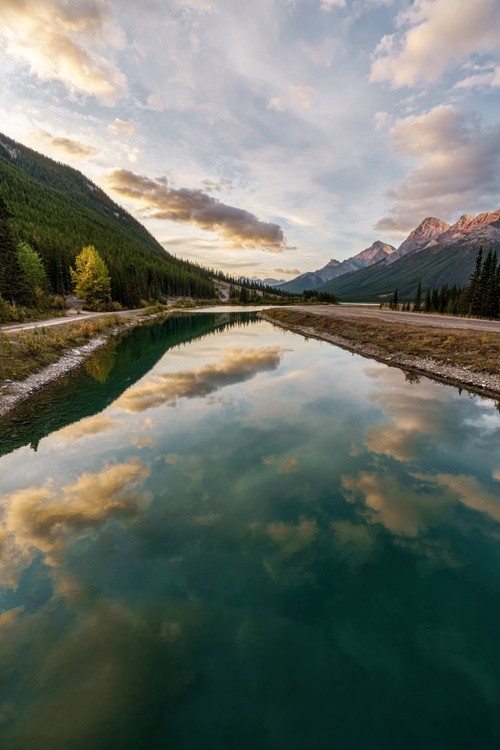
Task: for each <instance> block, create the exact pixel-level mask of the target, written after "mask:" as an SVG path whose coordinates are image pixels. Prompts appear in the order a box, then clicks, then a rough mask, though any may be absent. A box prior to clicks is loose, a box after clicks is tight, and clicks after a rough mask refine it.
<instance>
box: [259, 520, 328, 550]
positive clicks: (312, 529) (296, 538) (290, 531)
mask: <svg viewBox="0 0 500 750" xmlns="http://www.w3.org/2000/svg"><path fill="white" fill-rule="evenodd" d="M266 532H267V535H268V536H269V537H270V538H271V539H272V540H273V542H275V543H276V544H278V545H279V546H280V548H281V549H280V554H281V556H282V557H290V556H291V555H295V554H296V553H297V552H300V551H301V550H303V549H304V548H305V547H308V546H309V545H310V544H311V542H312V541H313V539H314V537H315V536H316V535H317V533H318V525H317V523H316V521H314V520H313V519H309V518H303V517H302V518H301V519H300V521H299V523H298V524H293V523H283V521H275V522H274V523H269V524H268V525H267V526H266Z"/></svg>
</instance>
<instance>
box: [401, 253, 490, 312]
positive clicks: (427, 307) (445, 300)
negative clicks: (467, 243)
mask: <svg viewBox="0 0 500 750" xmlns="http://www.w3.org/2000/svg"><path fill="white" fill-rule="evenodd" d="M389 307H390V308H391V309H401V310H403V311H408V312H410V311H412V312H426V313H433V312H436V313H441V314H445V315H467V316H470V317H473V318H491V319H493V320H498V319H499V318H500V263H499V261H498V259H497V254H496V251H494V250H493V249H490V250H489V251H488V253H487V254H486V256H485V255H484V254H483V249H482V247H481V248H479V251H478V254H477V257H476V265H475V268H474V271H473V273H472V275H471V277H470V280H469V283H468V284H467V286H465V287H458V286H456V285H455V284H454V285H453V286H451V287H449V286H448V284H443V285H442V286H441V287H440V289H428V290H427V291H426V294H425V297H424V298H422V287H421V284H419V285H418V288H417V291H416V294H415V298H414V300H413V301H410V300H406V301H405V302H403V303H402V305H400V303H399V300H398V290H397V289H396V291H395V292H394V295H393V297H392V300H391V302H390V304H389Z"/></svg>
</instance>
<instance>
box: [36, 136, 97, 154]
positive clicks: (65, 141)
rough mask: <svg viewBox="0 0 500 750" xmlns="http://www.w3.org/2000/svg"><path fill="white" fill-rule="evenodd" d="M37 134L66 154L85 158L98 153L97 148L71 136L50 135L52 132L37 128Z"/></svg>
mask: <svg viewBox="0 0 500 750" xmlns="http://www.w3.org/2000/svg"><path fill="white" fill-rule="evenodd" d="M38 134H39V136H40V137H41V138H42V139H43V140H44V141H45V142H46V143H48V144H50V145H51V146H52V147H53V148H55V149H57V150H58V151H61V152H62V153H63V154H67V155H68V156H75V157H77V158H78V159H86V158H87V157H88V156H95V155H96V154H98V153H99V149H97V148H94V147H93V146H89V145H88V144H87V143H82V142H81V141H75V140H73V138H61V137H59V136H56V135H52V133H47V131H46V130H39V131H38Z"/></svg>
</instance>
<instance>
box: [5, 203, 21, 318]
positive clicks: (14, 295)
mask: <svg viewBox="0 0 500 750" xmlns="http://www.w3.org/2000/svg"><path fill="white" fill-rule="evenodd" d="M0 296H1V297H3V299H5V300H7V302H10V303H11V304H21V303H23V302H25V296H26V289H25V284H24V273H23V270H22V268H21V265H20V263H19V259H18V257H17V248H16V245H15V242H14V239H13V236H12V232H11V228H10V214H9V211H8V209H7V206H6V204H5V201H4V199H3V198H2V196H1V195H0Z"/></svg>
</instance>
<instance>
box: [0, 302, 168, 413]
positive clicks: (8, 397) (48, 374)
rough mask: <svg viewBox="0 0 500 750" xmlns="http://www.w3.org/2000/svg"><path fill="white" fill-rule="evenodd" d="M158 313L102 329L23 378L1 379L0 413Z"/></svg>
mask: <svg viewBox="0 0 500 750" xmlns="http://www.w3.org/2000/svg"><path fill="white" fill-rule="evenodd" d="M158 317H160V316H159V315H151V316H148V317H147V318H145V317H140V318H137V319H136V320H129V321H128V322H127V323H125V324H124V325H119V326H116V327H115V328H110V329H109V330H108V331H106V332H105V333H101V334H100V335H99V336H96V337H95V338H93V339H90V341H88V342H87V343H86V344H83V345H82V346H79V347H77V348H72V349H68V350H67V351H66V353H65V354H63V356H62V357H60V358H59V359H58V360H57V362H53V363H52V364H50V365H47V367H44V368H43V369H41V370H39V371H38V372H35V373H33V375H30V376H29V377H27V378H25V380H20V381H17V380H4V381H3V382H2V383H0V417H3V416H5V415H6V414H7V413H8V412H9V411H11V410H12V409H13V408H14V407H15V406H17V405H18V404H20V403H22V402H23V401H26V400H27V399H29V398H30V397H31V396H33V395H34V394H35V393H37V391H40V390H41V389H42V388H44V387H45V386H46V385H48V384H49V383H53V382H54V381H55V380H57V379H58V378H60V377H62V376H63V375H67V374H68V373H70V372H71V371H72V370H76V369H77V368H78V367H80V366H81V365H82V364H83V363H84V362H85V360H86V359H88V358H89V357H90V356H91V355H92V354H93V353H94V352H95V351H97V350H98V349H101V348H102V347H103V346H105V345H106V344H107V343H108V341H109V340H110V339H111V338H113V337H114V336H118V335H119V334H121V333H123V332H124V331H127V330H129V329H130V328H135V327H136V326H138V325H141V324H142V323H145V322H149V321H150V320H154V319H155V318H158Z"/></svg>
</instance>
